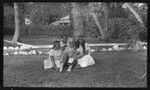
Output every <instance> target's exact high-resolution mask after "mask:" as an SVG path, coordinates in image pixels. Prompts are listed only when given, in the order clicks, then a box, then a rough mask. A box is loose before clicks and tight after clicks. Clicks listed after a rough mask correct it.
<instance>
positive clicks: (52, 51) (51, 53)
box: [49, 49, 57, 69]
mask: <svg viewBox="0 0 150 90" xmlns="http://www.w3.org/2000/svg"><path fill="white" fill-rule="evenodd" d="M49 58H50V60H51V61H52V63H53V67H54V68H56V69H57V67H56V64H55V59H54V50H53V49H51V50H50V51H49Z"/></svg>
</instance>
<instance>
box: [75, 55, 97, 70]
mask: <svg viewBox="0 0 150 90" xmlns="http://www.w3.org/2000/svg"><path fill="white" fill-rule="evenodd" d="M78 64H79V65H80V66H81V67H87V66H91V65H94V64H95V61H94V59H93V57H92V56H91V55H90V54H87V55H85V56H83V57H82V58H80V59H78Z"/></svg>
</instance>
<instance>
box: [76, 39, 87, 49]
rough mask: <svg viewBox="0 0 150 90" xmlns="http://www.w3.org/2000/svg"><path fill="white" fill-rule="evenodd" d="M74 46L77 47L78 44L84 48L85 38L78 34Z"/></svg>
mask: <svg viewBox="0 0 150 90" xmlns="http://www.w3.org/2000/svg"><path fill="white" fill-rule="evenodd" d="M75 46H76V48H79V46H82V47H83V50H85V40H84V38H83V36H79V37H78V40H77V41H76V43H75Z"/></svg>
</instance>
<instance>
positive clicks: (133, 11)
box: [124, 3, 144, 51]
mask: <svg viewBox="0 0 150 90" xmlns="http://www.w3.org/2000/svg"><path fill="white" fill-rule="evenodd" d="M124 5H125V6H126V7H128V8H129V10H130V11H131V12H132V13H133V15H134V16H135V17H136V19H137V20H138V21H139V23H140V25H141V27H144V23H143V21H142V19H141V17H140V15H139V14H138V13H137V12H136V11H135V10H134V9H133V8H132V7H131V6H130V5H129V4H128V3H125V4H124ZM138 34H139V33H138ZM138 38H139V35H137V36H136V37H134V38H133V41H134V42H133V48H134V51H138V50H140V49H141V47H142V46H141V44H139V41H138V40H139V39H138Z"/></svg>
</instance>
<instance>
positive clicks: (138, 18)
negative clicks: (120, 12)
mask: <svg viewBox="0 0 150 90" xmlns="http://www.w3.org/2000/svg"><path fill="white" fill-rule="evenodd" d="M124 5H125V6H126V7H128V8H129V10H130V11H131V12H132V13H133V15H134V16H135V17H136V19H137V20H138V21H139V23H140V25H141V26H143V25H144V23H143V21H142V18H141V17H140V15H139V14H138V13H137V12H136V11H135V10H134V9H133V8H132V7H131V6H130V4H128V3H125V4H124Z"/></svg>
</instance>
